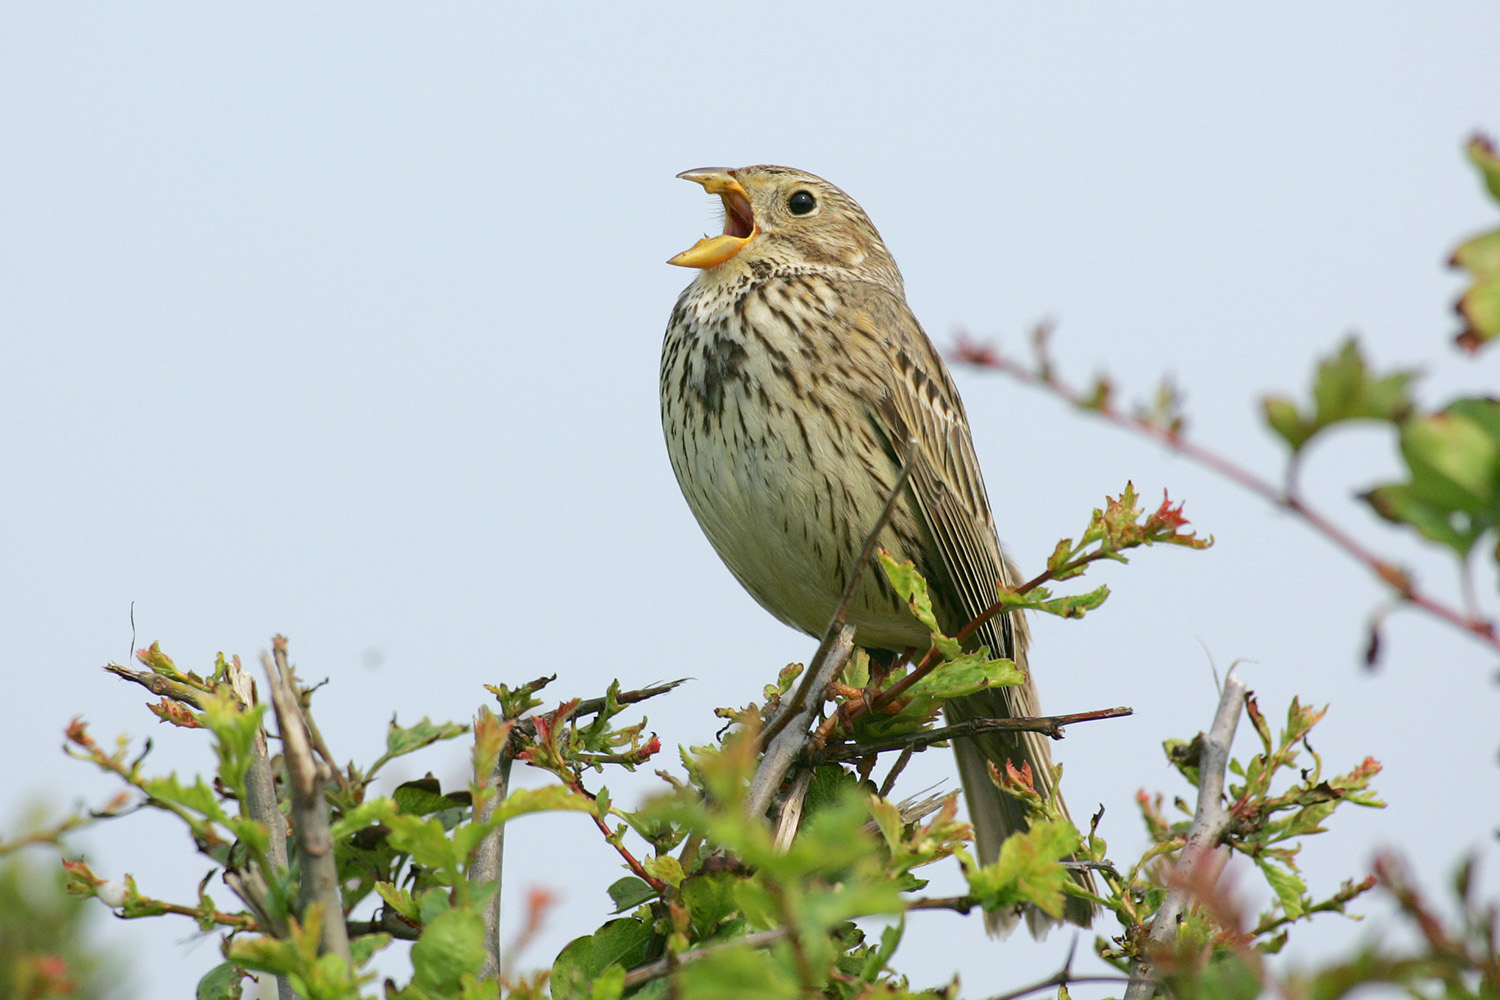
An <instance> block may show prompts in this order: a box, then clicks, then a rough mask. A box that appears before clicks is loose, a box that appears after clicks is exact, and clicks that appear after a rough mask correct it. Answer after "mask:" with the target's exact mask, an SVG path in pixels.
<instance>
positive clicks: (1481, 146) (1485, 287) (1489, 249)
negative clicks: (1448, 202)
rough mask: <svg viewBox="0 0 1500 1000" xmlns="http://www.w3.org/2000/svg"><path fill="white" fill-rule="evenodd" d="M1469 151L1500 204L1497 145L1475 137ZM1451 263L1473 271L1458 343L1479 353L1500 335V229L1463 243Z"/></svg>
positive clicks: (1462, 304) (1460, 303)
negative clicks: (1463, 324) (1464, 324)
mask: <svg viewBox="0 0 1500 1000" xmlns="http://www.w3.org/2000/svg"><path fill="white" fill-rule="evenodd" d="M1468 152H1469V159H1470V160H1471V161H1472V162H1473V164H1474V166H1475V167H1477V168H1478V169H1479V176H1480V178H1481V179H1482V180H1483V181H1484V186H1485V190H1487V191H1488V192H1489V195H1490V197H1491V198H1493V199H1494V200H1495V201H1496V202H1500V155H1497V154H1496V152H1495V146H1494V143H1492V142H1490V140H1489V139H1486V138H1485V137H1484V136H1475V137H1474V138H1473V139H1471V140H1469V150H1468ZM1450 263H1451V264H1452V265H1453V266H1454V267H1459V268H1463V269H1464V270H1465V271H1467V272H1469V278H1470V280H1471V284H1470V285H1469V287H1468V288H1467V289H1466V290H1465V291H1464V293H1463V295H1462V296H1461V297H1460V298H1459V300H1458V305H1457V307H1456V308H1457V309H1458V314H1459V316H1461V317H1462V318H1463V319H1464V322H1465V323H1466V324H1467V325H1466V326H1465V327H1464V329H1463V331H1462V332H1460V333H1459V334H1458V336H1457V337H1456V338H1455V340H1456V341H1457V343H1458V345H1459V346H1460V347H1462V348H1464V349H1465V350H1467V351H1470V352H1474V351H1478V350H1480V349H1481V348H1482V347H1484V346H1485V345H1486V344H1488V343H1489V342H1490V341H1491V340H1493V339H1494V338H1495V335H1496V334H1500V229H1497V230H1492V231H1490V232H1487V233H1482V234H1480V235H1479V236H1475V237H1474V238H1473V239H1470V240H1466V241H1465V242H1464V243H1462V244H1460V245H1459V247H1458V249H1457V250H1454V251H1453V259H1452V260H1451V261H1450Z"/></svg>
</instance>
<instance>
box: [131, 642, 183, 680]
mask: <svg viewBox="0 0 1500 1000" xmlns="http://www.w3.org/2000/svg"><path fill="white" fill-rule="evenodd" d="M135 658H136V659H137V660H140V661H141V663H142V664H144V665H145V666H147V667H150V668H151V670H152V672H153V673H158V674H161V675H162V676H163V677H171V678H172V679H174V680H178V679H181V677H182V673H181V672H180V671H179V670H178V669H177V664H175V663H173V662H172V658H171V657H170V656H168V655H167V654H166V653H163V652H162V651H161V643H157V642H153V643H152V644H151V648H150V649H138V650H136V651H135Z"/></svg>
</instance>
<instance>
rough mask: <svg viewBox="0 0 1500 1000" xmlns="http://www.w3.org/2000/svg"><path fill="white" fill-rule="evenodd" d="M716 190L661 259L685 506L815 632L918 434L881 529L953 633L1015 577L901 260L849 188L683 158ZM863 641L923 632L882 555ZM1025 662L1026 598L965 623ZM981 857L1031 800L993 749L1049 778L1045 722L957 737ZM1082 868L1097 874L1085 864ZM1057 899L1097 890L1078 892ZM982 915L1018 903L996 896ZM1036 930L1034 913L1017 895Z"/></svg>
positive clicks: (988, 699)
mask: <svg viewBox="0 0 1500 1000" xmlns="http://www.w3.org/2000/svg"><path fill="white" fill-rule="evenodd" d="M679 176H682V177H684V178H686V179H688V180H692V181H695V182H697V183H699V184H702V185H703V186H704V188H705V189H706V190H708V191H709V192H711V193H713V194H717V195H719V196H720V198H721V199H722V200H723V203H724V213H725V226H724V234H723V235H721V236H716V237H711V238H710V237H706V238H704V239H703V240H700V241H699V243H698V244H697V245H696V246H694V247H693V248H692V249H690V250H687V251H684V252H683V253H681V254H679V255H677V256H676V257H674V258H673V259H672V263H675V264H682V265H684V266H688V267H696V268H700V269H701V270H700V271H699V273H698V276H697V277H696V278H695V279H694V280H693V282H692V284H690V285H689V286H688V287H687V289H686V290H685V291H684V292H683V293H682V296H681V298H679V299H678V300H677V306H676V308H675V309H673V310H672V318H671V321H670V323H669V324H668V326H667V334H666V340H665V342H664V343H663V345H662V358H661V409H662V426H663V429H664V430H665V432H666V438H667V449H668V451H669V452H670V454H671V459H672V468H673V470H674V471H675V472H676V473H677V481H678V483H679V484H680V485H681V487H682V492H683V495H684V496H685V497H686V498H687V502H688V506H689V507H691V508H692V511H693V514H694V515H695V516H696V517H697V518H698V523H699V524H700V525H701V526H702V527H703V531H704V533H705V534H707V535H708V538H709V541H710V542H712V543H713V546H714V548H715V549H716V550H717V551H718V553H719V556H720V557H721V558H722V559H723V560H724V563H725V564H726V565H727V566H728V567H729V569H730V571H731V572H732V573H734V575H735V577H736V579H738V580H739V581H740V583H741V584H742V585H743V586H744V587H745V589H746V590H748V591H749V592H750V594H751V595H752V596H754V598H755V599H756V600H757V601H759V602H760V604H761V605H762V606H763V607H764V608H766V610H768V611H770V612H771V613H772V614H773V615H775V616H776V617H777V618H779V619H781V620H782V621H783V622H786V623H787V624H788V625H791V626H793V627H794V628H798V629H801V630H802V631H804V632H807V633H809V634H812V635H819V634H821V633H822V632H823V630H824V629H825V628H826V627H827V625H828V622H829V621H830V620H831V618H832V617H833V614H834V610H835V607H836V605H837V603H838V599H839V595H840V593H841V592H842V590H843V587H844V582H845V580H846V579H847V576H848V572H849V569H850V567H851V565H852V563H853V561H854V560H855V559H856V558H857V557H858V555H859V551H860V546H861V544H862V542H863V541H864V538H865V535H866V534H867V533H868V531H869V529H870V527H871V526H872V525H873V524H874V523H875V520H876V517H877V516H878V515H879V512H880V510H881V508H882V506H883V505H884V503H885V500H886V498H887V497H888V496H889V495H890V490H891V487H892V485H893V484H894V482H895V480H896V476H897V475H898V474H899V471H900V468H901V466H902V464H903V462H904V461H905V459H906V451H907V447H908V446H907V442H908V440H911V439H915V441H916V452H915V454H914V455H913V456H912V459H911V478H910V480H909V482H908V485H907V488H906V490H905V495H904V496H903V497H902V498H901V499H900V500H899V501H898V502H897V504H896V507H895V511H894V515H893V517H892V518H891V520H890V523H889V526H888V527H887V528H886V529H885V531H884V532H883V534H882V536H881V538H880V543H881V544H882V545H884V546H885V547H886V548H887V549H889V550H890V551H891V553H892V555H894V556H895V557H896V558H897V559H898V560H908V559H909V560H911V561H912V562H913V563H915V565H916V567H917V569H918V570H919V571H920V572H921V573H922V574H923V575H924V576H925V577H926V578H927V580H928V583H929V586H930V588H931V594H932V598H933V605H934V610H935V611H936V613H937V616H938V620H939V623H940V624H942V625H943V627H944V628H945V629H946V630H947V631H948V632H949V633H950V634H952V633H953V632H955V631H957V630H958V629H959V628H961V627H962V626H963V625H965V624H966V623H967V622H969V621H970V620H971V619H973V618H974V617H975V616H976V615H978V614H979V613H980V612H981V611H983V610H984V609H985V608H987V607H989V606H990V605H991V604H993V603H994V602H995V600H996V596H997V581H1004V582H1005V583H1007V584H1014V583H1015V582H1017V574H1016V571H1015V569H1014V567H1013V566H1012V565H1011V563H1010V561H1009V560H1008V559H1007V558H1006V557H1005V555H1004V553H1003V552H1002V551H1001V548H1000V543H999V540H998V539H997V538H996V535H995V527H994V521H993V519H992V516H991V514H990V506H989V500H988V498H987V496H986V494H985V488H984V481H983V479H982V478H981V476H980V472H979V463H978V460H977V459H976V458H975V455H974V446H973V443H972V441H971V440H970V437H969V426H968V421H967V418H966V417H965V416H964V410H963V404H962V402H961V401H960V400H959V397H958V390H957V389H956V388H955V387H954V385H953V380H952V378H951V377H950V376H949V374H948V369H947V366H946V365H944V364H943V361H942V359H941V358H940V357H939V356H938V354H937V351H936V350H934V348H933V346H932V343H931V341H929V340H928V338H927V335H926V334H925V333H923V332H922V328H921V326H920V325H918V323H917V321H916V319H915V317H913V316H912V314H911V310H910V309H909V308H908V307H907V304H906V297H905V291H904V288H903V285H902V281H901V273H900V271H898V270H897V268H896V263H895V261H894V260H893V259H892V258H891V255H890V253H889V252H888V251H887V250H886V247H885V244H884V242H882V240H881V238H880V234H879V233H878V232H876V230H875V227H874V226H873V225H872V224H871V223H870V220H869V219H868V218H867V217H866V215H865V213H864V211H863V210H862V209H861V208H860V207H859V205H858V204H856V203H855V202H854V200H853V199H852V198H850V197H849V196H848V195H846V194H845V193H844V192H843V191H841V190H839V189H838V188H837V187H835V186H834V185H832V184H830V183H828V182H827V181H825V180H823V179H822V178H819V177H815V176H813V175H812V174H808V173H804V172H802V171H799V170H793V169H790V168H788V167H775V166H754V167H742V168H740V169H737V170H727V169H720V168H712V169H705V170H690V171H687V172H686V173H684V174H681V175H679ZM849 621H850V623H851V624H853V625H854V626H855V628H856V634H855V641H856V642H857V643H858V644H859V645H861V646H863V647H865V648H868V649H871V650H882V651H890V652H896V653H899V652H902V651H905V650H908V649H913V648H917V649H925V648H926V645H927V639H928V637H927V634H926V631H925V629H924V628H923V627H922V625H921V624H920V623H919V622H918V621H917V620H916V619H915V618H914V617H913V616H912V615H911V613H910V611H909V610H908V609H907V607H906V606H905V603H904V602H903V601H902V600H901V599H900V598H899V597H898V596H897V595H896V593H895V592H894V591H893V590H892V589H891V587H890V585H889V583H888V581H887V580H886V579H885V577H884V575H883V574H881V573H880V572H878V571H870V570H867V571H866V572H865V573H864V574H863V575H862V578H861V584H860V587H859V589H858V591H857V593H856V594H855V597H854V600H853V601H852V604H851V607H850V608H849ZM975 641H976V642H978V643H982V644H984V645H986V646H988V647H989V648H990V650H991V652H992V653H993V655H996V656H1008V657H1011V658H1012V659H1014V660H1015V661H1016V663H1017V664H1018V665H1020V666H1021V667H1022V668H1023V669H1025V667H1026V648H1027V644H1028V634H1027V630H1026V623H1025V620H1024V619H1023V618H1022V617H1020V616H1019V615H1015V616H1000V617H997V618H994V619H991V620H990V621H989V622H988V623H986V625H985V626H984V627H983V628H982V629H980V630H979V631H978V632H977V633H976V635H975ZM1038 710H1039V709H1038V703H1037V694H1036V687H1035V685H1034V684H1033V683H1032V681H1031V680H1030V679H1029V676H1028V680H1027V682H1026V683H1025V684H1024V685H1021V686H1017V687H1003V688H995V689H992V690H989V691H985V692H981V693H979V694H976V695H972V696H969V697H965V698H961V699H955V700H953V701H950V702H949V703H948V704H947V715H948V717H949V719H950V720H952V721H954V722H957V721H961V720H964V719H970V718H975V717H1004V716H1012V715H1035V714H1037V713H1038ZM954 748H955V751H956V753H957V756H958V767H959V774H960V776H961V777H962V779H963V785H964V791H965V795H966V797H967V799H968V804H969V815H970V818H971V819H972V821H973V823H974V826H975V831H976V835H977V839H978V847H979V856H980V859H981V861H983V862H985V863H988V862H991V861H993V860H994V859H995V858H996V857H997V856H998V855H999V851H1000V844H1001V842H1002V841H1003V840H1004V839H1005V838H1006V837H1007V836H1008V835H1010V834H1011V833H1013V832H1015V831H1017V830H1021V829H1025V827H1026V815H1025V810H1024V808H1023V807H1022V806H1021V804H1020V803H1019V802H1017V801H1016V800H1015V799H1012V798H1011V797H1009V796H1007V795H1005V794H1004V793H1002V792H1001V791H1000V790H999V789H998V788H996V787H995V785H994V784H993V782H991V781H990V778H989V774H988V770H987V766H986V762H987V761H993V762H995V763H996V764H998V765H1000V766H1001V767H1002V768H1003V767H1004V763H1005V761H1007V760H1010V761H1011V762H1013V763H1015V764H1016V765H1017V766H1019V765H1020V764H1022V763H1027V764H1030V766H1031V770H1032V774H1033V775H1034V776H1035V780H1036V785H1037V788H1038V790H1039V791H1042V792H1043V793H1044V794H1046V793H1047V792H1048V791H1050V789H1051V785H1052V761H1051V754H1050V752H1049V750H1048V746H1047V740H1046V739H1045V738H1044V737H1042V736H1039V735H1037V734H1032V733H1028V734H1018V735H1017V736H1014V737H1005V736H992V737H983V738H980V739H972V740H960V741H957V742H955V744H954ZM1078 878H1079V881H1080V882H1082V883H1083V884H1084V885H1089V886H1091V880H1090V879H1089V878H1088V876H1087V873H1080V874H1079V876H1078ZM1066 916H1067V918H1068V919H1069V920H1071V921H1074V922H1076V923H1081V924H1084V925H1087V924H1088V922H1089V920H1090V918H1091V917H1092V909H1091V908H1090V907H1089V906H1088V905H1087V904H1086V903H1085V902H1084V901H1082V900H1077V899H1069V900H1068V908H1067V911H1066ZM991 917H992V918H993V919H992V920H991V921H990V925H991V927H992V929H994V928H1002V929H1003V928H1006V927H1009V926H1010V925H1012V924H1013V923H1014V921H1015V916H1014V915H1010V914H998V915H991ZM1027 918H1028V923H1029V924H1030V925H1031V928H1032V930H1033V932H1034V933H1037V932H1040V931H1041V930H1044V929H1045V927H1046V925H1047V921H1046V919H1045V917H1044V916H1043V915H1042V914H1039V913H1029V914H1027Z"/></svg>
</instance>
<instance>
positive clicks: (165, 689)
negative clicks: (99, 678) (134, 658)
mask: <svg viewBox="0 0 1500 1000" xmlns="http://www.w3.org/2000/svg"><path fill="white" fill-rule="evenodd" d="M104 669H105V670H107V671H109V672H110V673H112V674H115V675H116V676H118V677H123V678H125V679H126V680H127V681H131V682H132V683H135V684H139V685H140V686H141V687H143V688H145V689H146V690H147V691H150V692H151V693H152V694H156V695H161V696H162V697H163V698H171V699H172V700H173V701H180V702H182V703H183V704H184V705H190V706H192V707H193V708H196V709H198V710H199V711H202V710H203V703H202V702H200V701H199V700H198V692H196V691H194V690H193V689H192V688H191V687H189V686H188V685H186V684H183V683H182V682H180V681H174V680H172V679H171V678H170V677H165V676H163V675H161V674H158V673H156V672H155V671H152V670H131V669H130V668H129V667H122V666H121V665H120V664H118V663H109V664H106V665H105V667H104Z"/></svg>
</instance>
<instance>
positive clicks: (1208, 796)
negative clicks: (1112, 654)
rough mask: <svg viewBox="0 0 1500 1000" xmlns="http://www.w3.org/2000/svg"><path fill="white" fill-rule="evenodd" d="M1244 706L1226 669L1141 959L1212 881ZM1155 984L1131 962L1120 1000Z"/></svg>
mask: <svg viewBox="0 0 1500 1000" xmlns="http://www.w3.org/2000/svg"><path fill="white" fill-rule="evenodd" d="M1244 706H1245V684H1244V682H1243V681H1241V680H1240V679H1239V677H1238V676H1236V674H1235V672H1234V669H1233V668H1230V671H1229V673H1228V675H1227V676H1226V677H1225V678H1224V690H1223V693H1222V694H1221V695H1220V697H1219V707H1218V710H1217V711H1216V712H1215V713H1214V723H1213V728H1212V729H1210V730H1209V731H1208V734H1207V735H1206V736H1205V737H1204V740H1203V755H1202V757H1200V758H1199V761H1198V806H1197V809H1196V810H1195V811H1194V813H1193V823H1192V826H1190V827H1188V832H1187V840H1186V842H1185V843H1184V844H1183V848H1182V853H1181V854H1179V855H1178V857H1177V864H1176V865H1174V866H1173V867H1172V872H1171V874H1170V875H1169V876H1168V879H1167V883H1168V885H1169V887H1170V888H1169V890H1168V892H1167V898H1166V899H1165V900H1164V901H1163V902H1162V905H1161V909H1160V910H1158V911H1157V913H1156V916H1155V918H1153V920H1152V921H1151V933H1150V934H1149V935H1148V937H1147V941H1146V947H1145V949H1144V950H1145V953H1146V955H1147V956H1150V955H1152V954H1158V953H1161V952H1163V951H1165V950H1166V949H1167V948H1168V946H1169V945H1170V944H1171V942H1173V941H1175V940H1176V938H1177V924H1178V921H1180V920H1181V919H1182V914H1183V913H1184V912H1185V911H1186V909H1187V907H1188V906H1189V905H1190V904H1191V903H1192V901H1193V899H1194V898H1195V897H1197V896H1201V895H1202V894H1203V892H1204V890H1205V889H1207V888H1209V887H1211V886H1212V885H1213V884H1214V883H1215V882H1217V881H1218V879H1219V875H1220V873H1221V872H1222V871H1223V870H1224V864H1225V862H1227V861H1228V860H1229V848H1227V847H1225V846H1223V845H1222V844H1221V843H1220V841H1222V840H1223V839H1224V831H1225V830H1227V829H1228V828H1229V820H1230V812H1229V810H1228V809H1226V808H1225V807H1224V802H1223V798H1224V780H1225V771H1226V770H1227V769H1228V767H1229V746H1230V744H1231V743H1233V742H1234V731H1235V729H1236V727H1238V725H1239V722H1240V712H1241V710H1242V709H1243V708H1244ZM1157 985H1158V984H1157V983H1156V981H1155V979H1154V977H1153V975H1152V970H1151V962H1150V959H1149V957H1148V958H1146V959H1143V960H1142V961H1140V962H1138V963H1136V966H1135V968H1134V969H1133V970H1132V972H1131V976H1130V985H1129V986H1128V987H1127V988H1126V990H1125V1000H1149V998H1150V997H1151V996H1152V995H1153V994H1154V993H1155V991H1156V987H1157Z"/></svg>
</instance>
